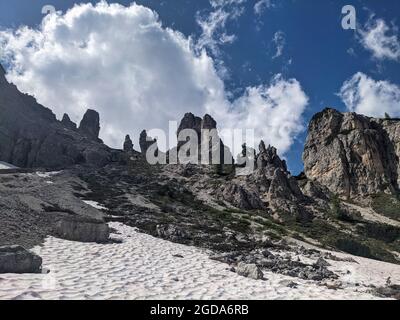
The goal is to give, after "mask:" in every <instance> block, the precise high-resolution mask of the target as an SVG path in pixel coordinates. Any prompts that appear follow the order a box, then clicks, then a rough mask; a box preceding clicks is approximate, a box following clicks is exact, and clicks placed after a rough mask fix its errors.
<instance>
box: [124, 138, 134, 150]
mask: <svg viewBox="0 0 400 320" xmlns="http://www.w3.org/2000/svg"><path fill="white" fill-rule="evenodd" d="M124 151H125V152H132V151H133V142H132V140H131V137H130V136H129V134H128V135H126V137H125V142H124Z"/></svg>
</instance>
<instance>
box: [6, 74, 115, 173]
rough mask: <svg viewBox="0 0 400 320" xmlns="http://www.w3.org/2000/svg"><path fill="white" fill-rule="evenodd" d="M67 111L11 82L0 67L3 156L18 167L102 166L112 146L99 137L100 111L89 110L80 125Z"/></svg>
mask: <svg viewBox="0 0 400 320" xmlns="http://www.w3.org/2000/svg"><path fill="white" fill-rule="evenodd" d="M68 120H69V117H68V116H67V115H66V116H64V118H63V121H61V122H60V121H58V120H57V119H56V117H55V115H54V114H53V113H52V112H51V110H49V109H47V108H45V107H43V106H42V105H40V104H38V103H37V102H36V100H35V99H34V98H33V97H31V96H29V95H26V94H23V93H21V92H19V91H18V89H17V88H16V86H14V85H13V84H10V83H8V81H7V79H6V77H5V72H4V69H3V68H2V67H1V68H0V159H1V160H2V161H5V162H8V163H11V164H13V165H15V166H18V167H23V168H31V167H43V168H62V167H66V166H70V165H74V164H85V163H86V164H91V165H98V166H102V165H105V164H106V163H108V162H109V161H110V160H111V159H112V152H111V149H110V148H108V147H107V146H105V145H104V144H103V143H102V142H101V141H100V140H99V139H98V134H99V130H100V127H99V115H98V113H97V112H95V111H93V110H88V112H87V113H86V114H85V115H84V117H83V120H82V122H81V125H80V127H79V129H77V130H74V124H73V123H72V121H70V120H69V121H68Z"/></svg>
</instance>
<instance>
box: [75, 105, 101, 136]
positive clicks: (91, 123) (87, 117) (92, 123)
mask: <svg viewBox="0 0 400 320" xmlns="http://www.w3.org/2000/svg"><path fill="white" fill-rule="evenodd" d="M79 131H80V132H81V133H82V134H84V135H85V136H87V137H88V138H91V139H93V140H98V138H99V133H100V115H99V113H98V112H97V111H95V110H91V109H88V110H87V111H86V113H85V114H84V115H83V118H82V121H81V123H80V124H79Z"/></svg>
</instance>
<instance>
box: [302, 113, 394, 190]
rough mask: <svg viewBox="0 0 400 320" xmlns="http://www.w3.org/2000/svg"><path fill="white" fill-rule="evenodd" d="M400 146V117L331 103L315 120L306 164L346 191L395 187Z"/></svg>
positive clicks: (316, 175)
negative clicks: (353, 110) (335, 106)
mask: <svg viewBox="0 0 400 320" xmlns="http://www.w3.org/2000/svg"><path fill="white" fill-rule="evenodd" d="M399 151H400V121H396V120H389V119H374V118H368V117H365V116H362V115H358V114H355V113H340V112H338V111H336V110H334V109H326V110H324V111H322V112H320V113H318V114H316V115H315V116H314V118H313V119H312V120H311V122H310V125H309V134H308V137H307V142H306V145H305V149H304V154H303V160H304V169H305V173H306V175H307V177H308V178H310V179H313V180H316V181H318V182H320V183H321V184H322V185H325V186H326V187H328V188H329V189H330V190H331V191H332V192H334V193H337V194H339V195H342V196H347V197H351V196H360V195H368V194H374V193H380V192H387V193H395V192H397V191H398V190H399V178H398V177H399V173H400V170H399V156H400V152H399Z"/></svg>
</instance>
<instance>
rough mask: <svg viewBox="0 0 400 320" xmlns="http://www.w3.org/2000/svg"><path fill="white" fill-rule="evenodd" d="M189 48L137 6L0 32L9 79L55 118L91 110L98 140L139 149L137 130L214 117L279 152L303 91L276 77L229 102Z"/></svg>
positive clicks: (210, 69) (77, 9) (77, 13)
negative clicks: (97, 121)
mask: <svg viewBox="0 0 400 320" xmlns="http://www.w3.org/2000/svg"><path fill="white" fill-rule="evenodd" d="M232 1H233V0H232ZM195 47H196V44H194V43H193V40H191V39H190V38H186V37H184V36H183V35H182V34H181V33H179V32H177V31H174V30H171V29H168V28H164V27H163V26H162V25H161V23H160V21H159V18H158V16H157V14H156V13H155V12H154V11H152V10H150V9H148V8H146V7H143V6H140V5H137V4H132V5H130V6H129V7H124V6H122V5H119V4H107V3H106V2H100V3H98V4H96V5H92V4H81V5H76V6H74V7H73V8H72V9H70V10H69V11H67V12H66V13H65V14H61V13H59V14H53V15H50V16H47V17H46V18H44V20H43V22H42V24H41V26H40V27H38V28H37V29H31V28H28V27H21V28H19V29H18V30H8V31H3V32H1V33H0V49H1V50H2V57H1V59H2V61H5V62H7V65H9V70H8V75H7V77H8V79H9V80H10V81H12V82H13V83H15V84H16V85H17V86H18V88H19V89H20V90H22V91H23V92H27V93H30V94H33V95H34V96H35V97H36V98H37V99H38V101H39V102H40V103H42V104H43V105H45V106H47V107H50V108H51V109H52V110H53V111H54V112H55V113H56V114H57V116H58V117H59V118H60V117H61V116H62V114H63V113H64V112H67V113H68V114H70V116H71V118H72V119H73V120H75V121H77V120H79V119H80V118H81V116H82V114H83V113H84V111H85V110H86V108H94V109H96V110H98V111H99V112H100V114H101V119H102V123H101V125H102V130H101V138H102V139H103V140H104V141H105V142H106V143H107V144H109V145H111V146H114V147H120V145H121V143H122V139H123V137H124V135H125V134H127V133H129V134H133V135H134V137H135V138H136V139H135V140H136V143H135V144H136V146H137V137H138V134H139V132H140V131H141V130H142V129H152V128H160V129H163V130H166V131H167V128H168V121H179V120H180V119H181V118H182V116H183V114H184V113H186V112H193V113H195V114H198V115H203V114H205V113H209V114H211V115H212V116H214V117H215V118H216V120H217V121H218V123H219V127H220V128H244V129H253V128H254V129H255V131H256V138H257V139H261V138H264V139H265V140H266V141H267V142H268V143H271V144H274V145H275V146H277V147H278V148H279V149H280V152H281V153H284V152H286V151H287V150H288V149H289V148H290V145H291V143H292V142H293V139H294V137H295V136H296V134H298V133H299V132H300V131H301V130H302V127H303V126H302V119H301V115H302V113H303V111H304V108H305V107H306V105H307V96H306V95H305V93H304V92H303V90H302V89H301V85H300V84H299V83H298V82H297V81H296V80H295V79H288V80H286V79H284V78H283V77H282V76H276V77H274V78H273V80H272V82H271V83H270V84H266V85H260V86H258V87H251V88H247V90H246V94H245V95H244V96H243V97H241V98H239V99H237V100H236V101H234V102H230V101H229V100H228V99H227V92H226V90H225V87H224V82H223V81H222V80H221V78H220V77H219V75H218V73H217V72H216V70H215V61H213V59H212V58H211V57H210V56H209V55H208V54H207V53H206V51H205V50H202V51H200V52H199V51H198V50H196V49H195ZM167 132H168V131H167Z"/></svg>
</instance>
